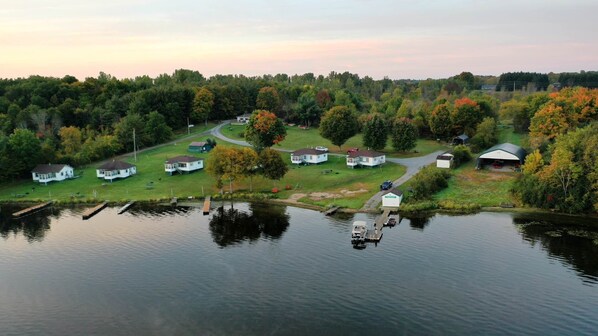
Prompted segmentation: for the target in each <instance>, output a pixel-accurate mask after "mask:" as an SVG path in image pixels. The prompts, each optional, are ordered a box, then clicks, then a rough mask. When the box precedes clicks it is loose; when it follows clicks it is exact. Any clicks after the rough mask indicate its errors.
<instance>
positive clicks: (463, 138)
mask: <svg viewBox="0 0 598 336" xmlns="http://www.w3.org/2000/svg"><path fill="white" fill-rule="evenodd" d="M454 139H461V140H464V141H465V140H468V139H469V137H468V136H467V134H465V133H463V134H461V135H458V136H456V137H455V138H454Z"/></svg>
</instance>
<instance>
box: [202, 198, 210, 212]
mask: <svg viewBox="0 0 598 336" xmlns="http://www.w3.org/2000/svg"><path fill="white" fill-rule="evenodd" d="M211 204H212V198H211V197H210V196H206V199H205V200H204V202H203V214H204V215H209V214H210V205H211Z"/></svg>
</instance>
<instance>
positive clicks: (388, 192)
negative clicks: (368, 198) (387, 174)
mask: <svg viewBox="0 0 598 336" xmlns="http://www.w3.org/2000/svg"><path fill="white" fill-rule="evenodd" d="M390 193H393V194H395V195H397V196H401V195H403V192H402V191H401V190H400V189H399V188H398V187H394V188H392V189H389V190H386V191H385V192H384V193H382V196H384V195H386V194H390Z"/></svg>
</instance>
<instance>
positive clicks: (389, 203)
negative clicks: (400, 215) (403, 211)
mask: <svg viewBox="0 0 598 336" xmlns="http://www.w3.org/2000/svg"><path fill="white" fill-rule="evenodd" d="M402 200H403V192H402V191H400V190H399V189H397V188H392V189H390V190H388V191H386V192H385V193H384V194H382V207H389V208H398V207H399V206H400V205H401V201H402Z"/></svg>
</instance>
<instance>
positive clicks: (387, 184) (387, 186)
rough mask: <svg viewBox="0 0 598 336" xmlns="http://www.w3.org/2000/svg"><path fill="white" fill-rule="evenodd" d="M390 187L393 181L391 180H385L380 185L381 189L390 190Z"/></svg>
mask: <svg viewBox="0 0 598 336" xmlns="http://www.w3.org/2000/svg"><path fill="white" fill-rule="evenodd" d="M390 188H392V181H391V180H388V181H384V182H382V184H381V185H380V190H388V189H390Z"/></svg>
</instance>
